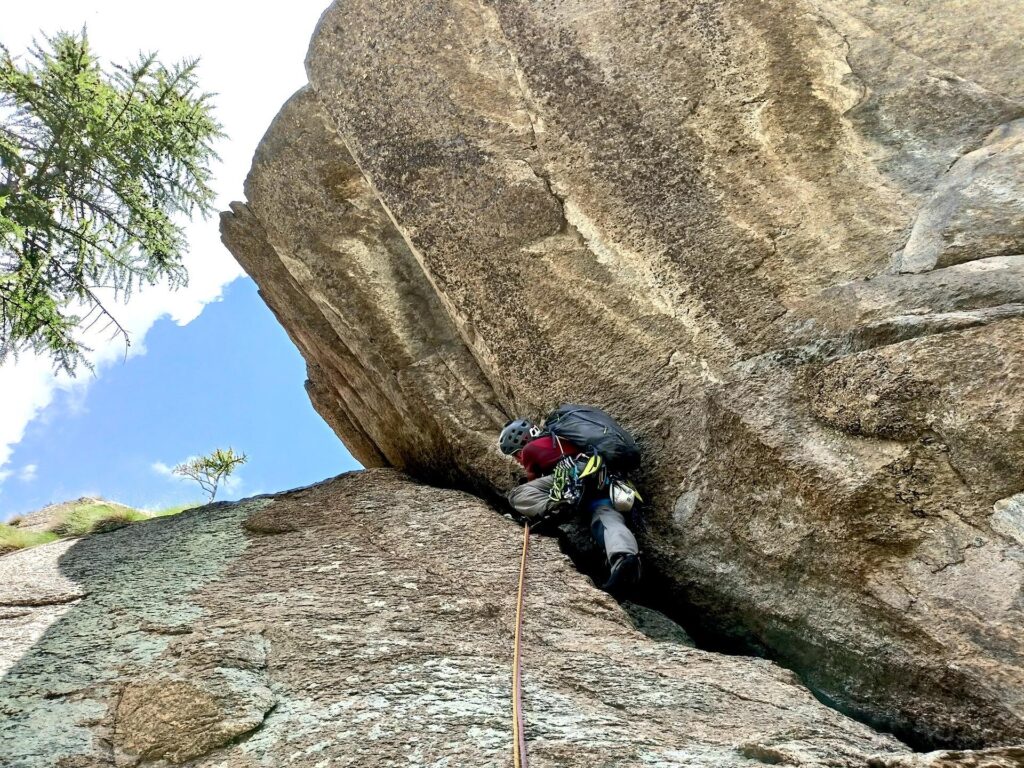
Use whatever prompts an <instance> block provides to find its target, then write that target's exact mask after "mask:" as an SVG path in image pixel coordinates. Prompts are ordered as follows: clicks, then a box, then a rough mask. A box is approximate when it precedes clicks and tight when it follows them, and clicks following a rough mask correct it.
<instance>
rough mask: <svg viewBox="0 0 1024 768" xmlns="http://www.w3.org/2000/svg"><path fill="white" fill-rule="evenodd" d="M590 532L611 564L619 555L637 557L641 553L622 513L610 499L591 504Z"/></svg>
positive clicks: (598, 500)
mask: <svg viewBox="0 0 1024 768" xmlns="http://www.w3.org/2000/svg"><path fill="white" fill-rule="evenodd" d="M590 532H591V533H592V534H593V535H594V540H595V541H597V543H598V544H600V545H601V546H603V547H604V551H605V555H606V556H607V558H608V562H609V563H613V562H615V559H616V558H617V557H618V556H619V555H636V554H637V553H638V552H639V551H640V548H639V547H638V546H637V543H636V537H635V536H633V532H632V531H631V530H629V528H627V527H626V520H625V518H623V516H622V513H621V512H617V511H616V510H615V508H614V507H612V504H611V502H610V501H608V499H603V498H602V499H597V500H596V501H593V502H591V504H590Z"/></svg>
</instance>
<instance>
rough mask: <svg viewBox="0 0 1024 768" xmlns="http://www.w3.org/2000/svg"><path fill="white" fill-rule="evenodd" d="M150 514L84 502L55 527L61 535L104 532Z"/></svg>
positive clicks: (118, 506) (83, 534)
mask: <svg viewBox="0 0 1024 768" xmlns="http://www.w3.org/2000/svg"><path fill="white" fill-rule="evenodd" d="M147 518H148V516H147V515H146V514H145V513H143V512H139V510H137V509H132V508H130V507H122V506H120V505H115V504H102V503H100V504H84V505H82V506H80V507H76V508H75V509H73V510H71V511H70V512H68V513H67V514H66V515H64V519H63V520H62V521H61V522H60V524H59V525H57V526H56V527H55V528H54V531H56V532H57V533H58V534H60V535H61V536H88V535H89V534H90V533H104V532H105V531H114V530H117V529H118V528H124V526H126V525H129V524H131V523H137V522H138V521H140V520H146V519H147Z"/></svg>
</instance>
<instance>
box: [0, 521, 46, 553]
mask: <svg viewBox="0 0 1024 768" xmlns="http://www.w3.org/2000/svg"><path fill="white" fill-rule="evenodd" d="M57 538H58V536H57V534H56V533H51V532H50V531H22V530H20V529H19V528H17V526H13V525H4V524H0V555H5V554H7V553H8V552H14V551H15V550H18V549H25V547H34V546H36V545H37V544H46V543H47V542H48V541H56V539H57Z"/></svg>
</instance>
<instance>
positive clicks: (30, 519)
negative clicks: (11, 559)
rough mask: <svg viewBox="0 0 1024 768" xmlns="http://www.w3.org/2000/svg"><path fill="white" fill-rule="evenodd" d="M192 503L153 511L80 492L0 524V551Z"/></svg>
mask: <svg viewBox="0 0 1024 768" xmlns="http://www.w3.org/2000/svg"><path fill="white" fill-rule="evenodd" d="M193 506H197V505H196V504H183V505H180V506H177V507H168V508H167V509H161V510H159V511H157V512H147V511H144V510H141V509H135V508H134V507H129V506H127V505H125V504H121V503H119V502H116V501H108V500H107V499H101V498H95V497H91V496H83V497H82V498H80V499H74V500H72V501H62V502H60V503H58V504H49V505H48V506H45V507H43V508H42V509H39V510H36V511H35V512H30V513H28V514H26V515H21V516H20V517H15V518H13V519H12V520H11V521H10V522H9V523H7V524H6V525H0V555H4V554H7V553H8V552H14V551H16V550H19V549H24V548H25V547H33V546H36V545H38V544H45V543H47V542H49V541H55V540H57V539H60V538H72V537H76V536H87V535H90V534H93V533H106V532H108V531H114V530H117V529H118V528H123V527H124V526H126V525H131V524H132V523H137V522H139V521H142V520H148V519H150V518H153V517H165V516H167V515H174V514H177V513H178V512H181V511H183V510H185V509H190V508H191V507H193Z"/></svg>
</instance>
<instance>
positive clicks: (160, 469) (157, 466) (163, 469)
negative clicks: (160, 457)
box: [149, 461, 179, 478]
mask: <svg viewBox="0 0 1024 768" xmlns="http://www.w3.org/2000/svg"><path fill="white" fill-rule="evenodd" d="M149 466H150V468H151V469H152V470H153V471H154V472H156V473H157V474H158V475H163V476H164V477H174V478H177V477H179V476H178V475H176V474H174V468H173V467H169V466H168V465H166V464H164V463H163V462H162V461H154V462H153V463H152V464H150V465H149Z"/></svg>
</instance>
